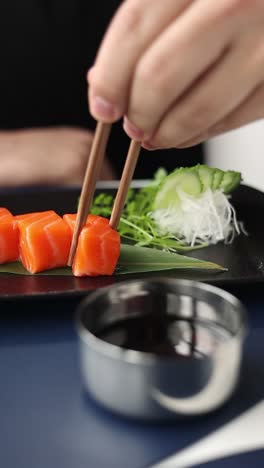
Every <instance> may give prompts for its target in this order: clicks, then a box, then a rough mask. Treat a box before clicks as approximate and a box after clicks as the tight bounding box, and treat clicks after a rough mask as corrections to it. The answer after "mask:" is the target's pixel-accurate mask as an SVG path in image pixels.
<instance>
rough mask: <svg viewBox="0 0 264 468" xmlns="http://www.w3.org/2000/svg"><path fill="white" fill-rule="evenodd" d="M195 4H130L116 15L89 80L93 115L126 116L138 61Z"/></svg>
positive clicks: (130, 0) (151, 0)
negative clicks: (158, 37)
mask: <svg viewBox="0 0 264 468" xmlns="http://www.w3.org/2000/svg"><path fill="white" fill-rule="evenodd" d="M193 1H194V0H177V1H175V0H162V1H161V0H126V1H125V2H124V3H123V5H122V6H121V8H120V9H119V10H118V12H117V14H116V15H115V17H114V19H113V21H112V23H111V24H110V26H109V29H108V31H107V33H106V35H105V37H104V40H103V42H102V45H101V47H100V49H99V52H98V55H97V58H96V61H95V66H94V68H93V71H92V73H91V74H90V75H89V76H88V78H89V84H90V88H89V103H90V111H91V113H92V115H93V116H94V117H95V118H96V119H101V120H106V121H114V120H117V119H118V118H119V117H121V116H122V115H124V114H125V112H126V102H127V97H128V92H129V86H130V83H131V79H132V75H133V70H134V67H135V64H136V63H137V60H138V58H139V57H140V56H141V54H142V53H143V51H144V50H146V48H148V46H149V44H150V43H151V42H152V41H153V40H154V39H155V37H157V36H158V35H159V34H160V33H161V31H163V29H164V28H166V26H167V25H168V24H170V23H171V22H172V21H173V19H174V18H175V17H177V15H179V14H180V13H181V12H182V11H183V10H184V9H185V8H186V7H187V6H188V5H189V4H190V3H191V2H193Z"/></svg>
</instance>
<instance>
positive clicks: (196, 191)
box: [153, 167, 203, 210]
mask: <svg viewBox="0 0 264 468" xmlns="http://www.w3.org/2000/svg"><path fill="white" fill-rule="evenodd" d="M202 188H203V187H202V184H201V181H200V178H199V175H198V172H197V170H196V167H194V168H180V169H177V170H176V171H174V172H173V173H172V174H170V175H169V176H168V177H166V179H165V180H164V182H163V183H162V185H161V187H160V189H159V191H158V193H157V195H156V198H155V200H154V203H153V209H154V210H161V209H166V208H168V207H169V206H171V205H173V206H177V205H178V204H179V203H180V199H179V196H178V190H182V191H183V192H185V193H188V194H189V195H193V196H194V197H197V196H198V195H200V194H201V193H202Z"/></svg>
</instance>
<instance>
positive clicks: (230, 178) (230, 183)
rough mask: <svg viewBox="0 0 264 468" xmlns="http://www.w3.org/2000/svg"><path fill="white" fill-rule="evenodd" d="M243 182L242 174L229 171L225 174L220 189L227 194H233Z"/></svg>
mask: <svg viewBox="0 0 264 468" xmlns="http://www.w3.org/2000/svg"><path fill="white" fill-rule="evenodd" d="M240 182H241V174H240V172H236V171H227V172H225V173H224V176H223V179H222V181H221V184H220V187H219V188H221V189H222V190H223V191H224V192H225V193H230V192H232V191H233V190H234V189H235V188H236V187H237V186H238V185H239V184H240Z"/></svg>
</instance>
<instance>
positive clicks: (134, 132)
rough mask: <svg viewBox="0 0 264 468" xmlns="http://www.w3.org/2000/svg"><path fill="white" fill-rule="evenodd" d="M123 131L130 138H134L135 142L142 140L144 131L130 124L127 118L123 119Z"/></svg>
mask: <svg viewBox="0 0 264 468" xmlns="http://www.w3.org/2000/svg"><path fill="white" fill-rule="evenodd" d="M124 130H125V131H126V132H127V133H128V135H129V136H130V138H136V139H137V140H143V139H144V136H145V135H144V131H143V130H141V129H140V128H138V127H136V126H135V125H134V124H132V123H131V122H130V121H129V120H128V118H127V117H125V118H124Z"/></svg>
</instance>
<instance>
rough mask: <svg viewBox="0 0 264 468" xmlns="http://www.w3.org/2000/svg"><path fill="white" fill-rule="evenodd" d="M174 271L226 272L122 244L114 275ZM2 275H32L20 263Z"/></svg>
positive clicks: (2, 268) (61, 271)
mask: <svg viewBox="0 0 264 468" xmlns="http://www.w3.org/2000/svg"><path fill="white" fill-rule="evenodd" d="M174 269H189V270H192V269H199V270H218V271H219V270H222V271H223V270H226V269H225V268H224V267H222V266H220V265H217V264H216V263H212V262H207V261H204V260H199V259H196V258H192V257H186V256H184V255H180V254H176V253H170V252H163V251H162V250H157V249H151V248H148V247H135V246H133V245H126V244H122V245H121V252H120V258H119V260H118V264H117V267H116V271H115V273H114V274H115V275H125V274H131V273H146V272H151V271H163V270H174ZM0 273H11V274H16V275H30V273H29V272H28V271H27V270H26V269H25V268H24V267H23V266H22V264H21V263H19V262H13V263H7V264H5V265H0ZM38 275H57V276H59V275H62V276H72V271H71V268H68V267H66V268H55V269H53V270H46V271H43V272H41V273H38Z"/></svg>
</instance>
